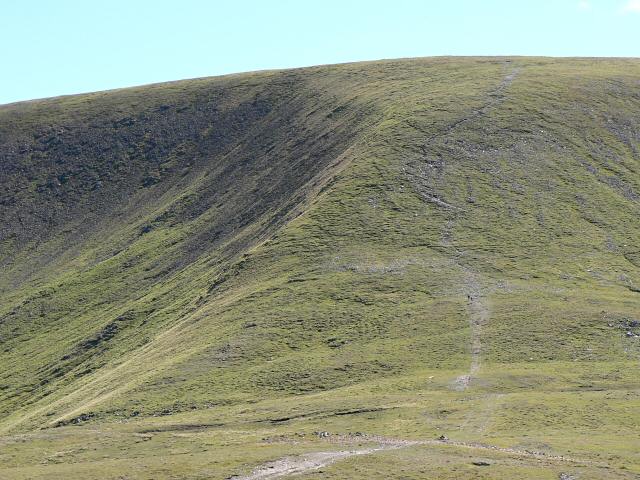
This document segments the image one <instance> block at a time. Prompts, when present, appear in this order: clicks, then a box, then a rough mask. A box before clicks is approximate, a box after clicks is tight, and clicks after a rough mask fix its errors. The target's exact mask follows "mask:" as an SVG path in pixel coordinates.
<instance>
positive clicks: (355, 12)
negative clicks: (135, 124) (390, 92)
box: [0, 0, 640, 104]
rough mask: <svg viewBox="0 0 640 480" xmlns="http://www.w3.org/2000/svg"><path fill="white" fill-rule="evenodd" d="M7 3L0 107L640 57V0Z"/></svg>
mask: <svg viewBox="0 0 640 480" xmlns="http://www.w3.org/2000/svg"><path fill="white" fill-rule="evenodd" d="M3 10H4V11H3V12H0V25H1V26H2V28H1V29H0V41H1V44H2V45H4V51H3V52H2V53H3V59H4V72H3V73H4V74H3V75H2V76H1V78H0V86H1V88H0V104H5V103H12V102H16V101H23V100H31V99H37V98H45V97H52V96H59V95H69V94H77V93H85V92H92V91H101V90H109V89H116V88H126V87H130V86H136V85H144V84H149V83H158V82H166V81H173V80H181V79H186V78H197V77H206V76H216V75H224V74H232V73H239V72H247V71H256V70H266V69H281V68H297V67H306V66H313V65H322V64H334V63H345V62H357V61H370V60H379V59H389V58H408V57H430V56H556V57H638V56H640V34H639V33H638V32H640V0H592V1H587V0H565V1H562V2H558V1H555V2H554V1H550V0H541V1H523V2H518V4H517V5H514V2H508V1H506V0H488V1H485V2H482V3H480V2H473V1H470V0H460V1H458V2H455V3H452V2H420V1H417V0H398V1H395V2H393V3H390V2H384V1H369V2H364V1H360V0H358V1H352V2H349V3H348V5H343V4H341V2H338V1H336V0H329V1H326V2H322V3H321V4H320V3H316V2H314V3H306V4H304V5H302V4H300V3H299V2H293V1H290V0H281V1H278V2H272V3H270V4H267V3H265V2H259V1H257V0H245V1H243V2H234V3H232V2H215V3H214V2H205V1H202V0H188V1H184V2H181V3H180V5H179V6H178V5H177V4H176V3H175V2H172V1H155V2H152V1H149V0H142V1H139V2H136V3H135V4H131V3H130V2H125V1H123V0H115V1H112V2H110V3H109V4H108V5H100V4H97V3H95V4H87V2H81V1H79V0H59V1H56V2H47V1H44V0H41V1H38V0H26V1H24V2H20V3H19V4H18V3H16V4H12V5H9V6H4V7H3Z"/></svg>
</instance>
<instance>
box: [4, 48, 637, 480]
mask: <svg viewBox="0 0 640 480" xmlns="http://www.w3.org/2000/svg"><path fill="white" fill-rule="evenodd" d="M639 207H640V61H638V60H634V59H595V58H594V59H551V58H424V59H403V60H385V61H380V62H367V63H354V64H343V65H333V66H321V67H312V68H304V69H296V70H284V71H267V72H258V73H247V74H239V75H231V76H224V77H215V78H204V79H197V80H187V81H179V82H172V83H165V84H158V85H150V86H144V87H138V88H131V89H123V90H114V91H108V92H99V93H92V94H83V95H77V96H68V97H59V98H53V99H45V100H37V101H31V102H22V103H16V104H9V105H4V106H0V267H1V268H0V366H1V367H2V368H0V478H2V479H27V478H29V479H73V478H82V479H86V478H96V479H125V478H126V479H152V478H153V479H160V478H180V479H182V478H189V479H205V478H206V479H209V478H236V479H262V478H264V479H267V478H282V477H285V476H287V475H292V474H296V473H298V474H299V475H300V476H299V477H296V478H336V479H337V478H340V479H342V478H349V479H365V478H366V479H370V478H397V479H413V478H415V479H422V478H451V479H464V478H469V479H471V478H505V479H506V478H509V479H513V478H549V479H552V478H553V479H557V478H562V479H565V480H567V479H574V478H575V479H578V478H579V479H587V478H594V479H601V478H616V479H618V478H620V479H623V478H637V476H638V475H640V438H639V437H638V431H640V415H639V414H640V377H639V376H638V373H639V371H638V362H639V361H640V245H639V243H638V238H640V218H639V217H638V213H639Z"/></svg>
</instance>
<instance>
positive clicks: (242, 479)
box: [230, 435, 609, 480]
mask: <svg viewBox="0 0 640 480" xmlns="http://www.w3.org/2000/svg"><path fill="white" fill-rule="evenodd" d="M326 441H327V443H328V444H334V445H335V444H339V445H343V446H348V445H352V446H355V444H362V443H365V442H366V443H371V444H372V446H370V447H361V448H357V449H356V448H353V449H348V450H336V451H322V452H311V453H306V454H304V455H298V456H287V457H283V458H280V459H277V460H274V461H271V462H267V463H265V464H262V465H259V466H257V467H256V468H255V469H254V470H253V471H252V472H251V473H250V474H248V475H245V476H233V477H230V478H231V479H233V480H263V479H274V478H284V477H287V476H290V475H297V474H302V473H307V472H311V471H314V470H319V469H321V468H323V467H326V466H328V465H331V464H333V463H335V462H338V461H340V460H344V459H346V458H349V457H355V456H360V455H371V454H375V453H378V452H382V451H385V450H394V449H400V448H406V447H412V446H438V447H443V446H444V447H447V446H449V447H452V448H462V449H468V450H475V451H479V452H493V453H501V454H504V455H507V456H509V457H511V458H515V459H521V460H527V459H529V460H535V461H546V462H548V463H550V464H556V465H557V464H563V465H568V466H580V465H582V466H591V467H599V468H609V465H607V464H605V463H601V462H594V461H591V460H587V459H581V458H575V457H568V456H564V455H550V454H547V453H544V452H536V451H532V450H520V449H515V448H504V447H498V446H494V445H486V444H480V443H472V442H458V441H454V440H449V439H445V438H443V439H440V440H402V439H394V438H387V437H382V436H377V435H357V436H354V435H333V436H331V437H328V438H327V439H326Z"/></svg>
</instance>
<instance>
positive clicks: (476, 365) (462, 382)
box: [453, 272, 489, 391]
mask: <svg viewBox="0 0 640 480" xmlns="http://www.w3.org/2000/svg"><path fill="white" fill-rule="evenodd" d="M465 283H466V286H465V290H466V292H467V300H468V310H469V326H470V328H471V363H470V365H469V373H467V374H465V375H461V376H459V377H458V378H456V380H455V381H454V384H453V388H454V390H458V391H462V390H466V389H467V388H468V387H469V383H470V382H471V379H472V378H473V377H475V376H477V374H478V372H479V371H480V365H481V355H482V327H483V326H484V325H485V324H486V323H487V322H488V321H489V306H488V302H487V299H486V298H485V296H484V295H483V292H482V288H481V286H480V282H479V281H478V279H477V277H476V275H474V274H473V273H471V272H467V275H466V281H465Z"/></svg>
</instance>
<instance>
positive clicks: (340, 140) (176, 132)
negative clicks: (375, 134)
mask: <svg viewBox="0 0 640 480" xmlns="http://www.w3.org/2000/svg"><path fill="white" fill-rule="evenodd" d="M346 101H347V99H344V98H340V97H338V96H336V95H333V94H331V93H330V92H318V91H317V90H315V89H314V87H313V85H309V84H308V79H306V78H305V77H304V76H301V75H299V74H296V73H294V72H292V73H290V74H287V75H274V74H258V75H254V76H251V77H248V78H247V77H244V78H242V79H234V78H228V79H222V80H217V81H192V82H178V83H175V84H169V85H161V86H155V87H151V88H150V89H149V90H144V91H142V90H135V89H134V90H125V91H118V92H113V93H110V92H109V93H103V94H92V95H85V96H80V97H68V98H61V99H54V100H45V101H41V102H37V103H24V104H15V105H9V106H7V107H4V108H3V109H2V110H1V112H0V115H1V122H0V125H1V127H0V128H2V130H0V135H1V137H0V139H1V142H0V145H1V148H2V151H1V152H0V155H2V158H3V162H2V172H1V174H2V177H1V179H2V185H3V187H4V189H3V192H2V197H1V198H0V205H1V206H2V215H1V216H0V218H2V220H3V222H2V228H1V230H0V231H1V232H2V237H1V238H0V242H2V243H3V245H7V248H6V249H4V253H6V254H8V255H7V256H6V257H5V258H4V261H5V262H6V261H8V260H9V255H13V254H14V253H15V252H16V251H21V250H22V249H25V248H26V249H35V250H36V253H37V247H38V246H39V245H41V244H43V243H46V241H47V240H49V239H51V238H53V237H56V236H58V237H61V238H58V241H60V242H61V243H65V244H67V243H69V242H71V243H74V242H75V241H77V239H78V238H79V237H84V236H87V235H90V233H91V232H92V231H94V230H95V229H96V228H99V227H97V225H99V224H104V223H105V222H106V219H107V218H108V219H114V218H115V219H117V220H116V221H122V220H129V221H131V220H133V219H134V218H135V219H138V218H139V217H140V216H141V215H140V213H141V211H143V212H145V213H151V212H154V213H155V212H157V215H156V216H155V218H153V219H151V224H150V225H143V226H141V229H142V232H146V231H147V230H149V229H150V228H153V227H154V224H155V223H161V222H164V223H167V222H168V223H170V224H171V223H181V222H182V223H183V222H191V221H195V220H196V219H197V218H199V217H200V216H201V215H203V214H204V213H205V212H207V211H209V210H210V209H211V208H216V209H218V212H217V217H218V218H219V220H218V221H216V222H214V223H213V224H212V225H211V227H210V228H209V229H207V230H205V231H200V232H198V236H197V237H196V238H194V239H193V240H192V244H191V245H189V250H190V251H191V250H196V251H197V250H203V249H206V248H209V247H211V246H212V245H213V244H215V243H216V242H219V241H220V240H221V239H225V238H226V237H227V236H228V235H229V234H230V233H231V232H233V231H235V230H237V229H240V228H243V227H246V226H247V225H249V224H250V223H252V222H253V221H255V220H256V219H257V218H259V217H260V216H261V215H264V214H265V213H266V212H267V211H268V210H271V213H274V212H276V211H278V210H282V211H281V212H280V215H281V216H282V215H284V214H286V212H287V211H288V210H289V209H290V208H291V207H292V206H293V205H295V204H296V203H298V202H299V201H300V199H301V197H300V196H299V195H296V194H295V191H296V190H297V189H298V188H300V187H301V186H302V185H304V184H305V183H307V182H308V181H309V180H311V179H312V178H313V177H314V175H317V174H318V172H321V171H322V169H323V168H325V167H326V166H327V165H328V163H329V162H331V161H332V160H334V159H336V158H337V157H338V156H339V155H340V153H341V152H342V151H344V150H345V149H346V148H347V147H348V146H349V142H350V141H351V140H352V139H353V137H354V136H355V135H357V134H358V132H359V130H360V129H361V128H362V125H361V123H362V121H363V120H364V119H365V118H366V115H365V113H367V114H371V113H373V109H374V106H373V105H371V104H369V105H353V109H350V111H349V112H343V113H342V114H341V113H340V109H341V107H342V106H343V103H344V102H346ZM369 120H370V118H369ZM346 125H348V128H345V126H346ZM329 133H330V134H331V135H329ZM282 138H287V140H286V141H279V140H276V139H282ZM168 192H169V193H168ZM167 195H171V196H174V197H178V198H173V199H172V200H173V201H171V203H170V205H162V202H165V203H166V200H167V199H166V196H167ZM163 196H165V197H163ZM56 253H58V252H56ZM47 255H50V254H47Z"/></svg>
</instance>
